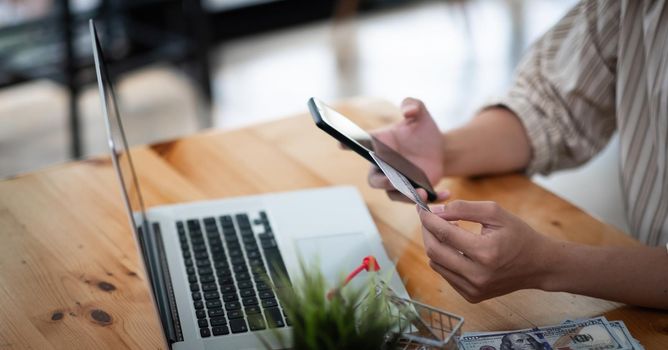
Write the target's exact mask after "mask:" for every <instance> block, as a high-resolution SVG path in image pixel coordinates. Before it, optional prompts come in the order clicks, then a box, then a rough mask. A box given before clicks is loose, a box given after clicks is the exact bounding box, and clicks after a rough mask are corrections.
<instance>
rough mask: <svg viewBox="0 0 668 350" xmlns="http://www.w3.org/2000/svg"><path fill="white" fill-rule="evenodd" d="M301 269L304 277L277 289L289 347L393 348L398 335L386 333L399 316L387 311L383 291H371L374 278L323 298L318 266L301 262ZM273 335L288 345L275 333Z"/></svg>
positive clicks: (324, 291) (304, 349) (324, 286)
mask: <svg viewBox="0 0 668 350" xmlns="http://www.w3.org/2000/svg"><path fill="white" fill-rule="evenodd" d="M301 270H302V276H303V278H302V279H301V280H299V281H295V283H293V287H292V288H290V289H281V290H278V294H279V299H280V301H281V303H282V304H283V306H284V310H285V312H286V315H287V317H288V318H289V319H290V321H291V323H292V324H291V326H292V340H293V341H292V344H291V348H292V349H295V350H307V349H308V350H313V349H321V350H327V349H332V350H334V349H337V350H341V349H355V350H358V349H388V350H389V349H395V348H397V342H398V339H397V336H396V335H393V334H392V333H389V332H388V331H389V330H390V329H395V330H396V329H399V327H398V326H399V324H398V319H397V318H396V317H392V316H391V314H390V308H389V304H388V298H387V296H386V294H385V293H380V294H379V295H376V294H377V293H376V289H375V286H376V284H375V280H376V278H369V279H368V283H367V284H366V286H365V287H362V288H355V287H353V286H352V285H348V286H346V287H345V288H342V289H341V290H339V291H337V292H336V293H334V295H333V297H331V298H327V292H328V286H327V283H326V280H325V278H324V276H323V275H322V273H321V272H320V269H319V268H317V267H316V268H311V269H307V268H306V267H305V266H304V264H303V263H302V264H301ZM375 274H376V273H373V275H375ZM372 277H376V276H372ZM273 335H274V336H276V337H277V338H278V339H279V342H280V343H281V344H283V345H284V346H287V342H286V341H285V339H282V337H281V336H280V334H279V333H274V334H273Z"/></svg>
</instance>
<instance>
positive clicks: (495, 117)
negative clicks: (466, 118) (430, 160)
mask: <svg viewBox="0 0 668 350" xmlns="http://www.w3.org/2000/svg"><path fill="white" fill-rule="evenodd" d="M443 138H444V150H445V152H444V157H443V158H444V159H443V170H444V174H445V175H446V176H475V175H487V174H498V173H507V172H513V171H520V170H523V169H525V168H526V167H527V165H528V164H529V160H530V158H531V145H530V143H529V139H528V136H527V134H526V131H525V130H524V127H523V126H522V123H521V122H520V120H519V118H517V117H516V116H515V115H514V114H513V112H511V111H510V110H508V109H505V108H489V109H486V110H484V111H482V112H480V113H479V114H478V115H476V116H475V117H474V118H473V119H472V120H471V121H470V122H468V123H467V124H466V125H464V126H462V127H460V128H457V129H453V130H450V131H447V132H445V133H444V134H443Z"/></svg>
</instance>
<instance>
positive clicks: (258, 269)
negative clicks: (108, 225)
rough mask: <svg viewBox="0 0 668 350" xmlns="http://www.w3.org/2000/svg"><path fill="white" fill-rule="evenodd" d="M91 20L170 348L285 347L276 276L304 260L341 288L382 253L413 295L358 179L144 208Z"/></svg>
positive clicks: (116, 154) (135, 220)
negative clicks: (349, 183) (341, 283)
mask: <svg viewBox="0 0 668 350" xmlns="http://www.w3.org/2000/svg"><path fill="white" fill-rule="evenodd" d="M89 25H90V34H91V38H92V41H93V53H94V59H95V68H96V73H97V80H98V87H99V90H100V97H101V100H102V110H103V114H104V117H105V121H106V126H107V136H108V140H109V147H110V149H111V158H112V161H113V166H114V169H115V171H116V173H117V175H118V179H119V182H120V185H121V190H122V191H121V193H122V195H123V200H124V202H125V206H126V208H127V211H128V214H129V218H130V225H131V226H132V230H133V233H134V237H135V241H136V243H137V248H138V252H139V256H140V257H141V259H140V260H141V263H142V267H143V268H144V272H145V276H146V278H147V280H148V281H147V282H148V285H149V287H150V288H149V289H150V291H151V296H152V301H153V303H154V306H155V310H156V313H157V315H159V317H160V321H161V326H162V331H163V334H164V339H165V341H166V344H168V346H169V347H170V348H172V349H235V350H242V349H262V348H265V347H264V345H263V343H262V341H267V342H268V344H269V345H270V346H271V347H272V348H280V346H281V344H278V343H277V342H276V337H275V336H274V335H275V332H278V333H280V334H282V335H283V337H284V338H286V339H288V340H289V339H290V334H291V330H290V320H289V319H287V318H286V317H285V316H286V314H285V312H284V310H283V309H282V305H281V303H280V300H279V299H278V298H277V295H276V293H275V292H274V290H273V289H272V286H271V284H274V285H275V287H276V288H283V287H286V288H289V287H290V285H291V283H292V282H291V281H296V280H298V279H299V278H300V271H301V270H300V267H299V266H300V259H301V261H303V262H304V263H305V264H306V266H314V264H319V266H320V268H321V270H322V272H323V274H324V276H325V278H326V280H327V281H328V283H329V284H330V285H331V286H332V287H333V286H335V284H336V283H337V282H338V281H340V280H341V278H342V276H344V275H345V274H346V273H348V272H350V271H352V270H353V269H354V268H355V267H356V266H358V265H359V264H360V263H361V262H362V259H363V258H364V257H365V256H367V255H373V256H375V257H376V259H377V260H378V263H379V265H380V266H381V268H382V270H381V271H383V275H384V276H385V275H390V276H392V277H391V280H390V281H389V284H390V287H391V288H393V289H394V291H395V292H396V293H397V294H399V295H400V296H403V297H407V293H406V290H405V288H404V286H403V284H402V283H401V280H400V279H399V277H398V275H397V274H396V271H394V267H393V266H394V265H393V264H392V262H391V261H390V260H389V258H388V257H387V254H386V253H385V250H384V249H383V245H382V241H381V238H380V235H379V234H378V230H377V229H376V227H375V225H374V223H373V220H372V219H371V216H370V214H369V212H368V210H367V208H366V206H365V204H364V201H363V200H362V198H361V196H360V194H359V193H358V192H357V190H356V189H355V188H354V187H350V186H343V187H341V186H339V187H328V188H318V189H308V190H303V191H292V192H285V193H275V194H263V195H254V196H246V197H237V198H226V199H221V200H211V201H200V202H191V203H183V204H175V205H164V206H155V207H151V208H145V207H144V203H143V200H142V194H141V189H140V186H139V183H138V181H137V174H136V173H135V167H134V166H133V160H132V157H131V153H130V150H129V148H128V143H127V140H126V137H125V133H124V129H123V123H122V120H121V116H120V113H119V110H118V105H117V103H116V98H115V95H114V90H113V87H112V83H111V81H110V79H109V74H108V72H107V69H106V67H105V63H104V58H103V55H102V50H101V45H100V41H99V38H98V36H97V32H96V30H95V25H94V23H93V21H92V20H91V21H90V23H89ZM229 185H230V186H234V184H229ZM316 204H317V205H316ZM332 247H336V249H332ZM281 275H284V276H287V277H288V278H287V280H289V281H286V279H278V278H277V277H278V276H281ZM268 281H270V282H271V283H268ZM356 283H358V284H359V283H363V282H362V281H357V282H356ZM286 284H287V285H286ZM353 285H354V284H353ZM261 339H262V340H261ZM287 345H289V344H287Z"/></svg>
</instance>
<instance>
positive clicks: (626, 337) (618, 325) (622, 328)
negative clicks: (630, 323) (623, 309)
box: [610, 321, 645, 350]
mask: <svg viewBox="0 0 668 350" xmlns="http://www.w3.org/2000/svg"><path fill="white" fill-rule="evenodd" d="M610 328H612V332H613V334H614V335H615V336H616V337H617V340H619V342H620V343H622V344H623V345H625V346H627V347H630V348H632V349H633V350H645V347H643V346H642V345H640V342H639V341H638V340H636V339H635V338H634V337H633V336H632V335H631V332H629V329H628V328H626V324H624V322H623V321H610Z"/></svg>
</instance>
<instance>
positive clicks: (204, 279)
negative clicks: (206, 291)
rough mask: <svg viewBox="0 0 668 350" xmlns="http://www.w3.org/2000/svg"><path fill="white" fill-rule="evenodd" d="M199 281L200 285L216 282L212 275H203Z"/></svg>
mask: <svg viewBox="0 0 668 350" xmlns="http://www.w3.org/2000/svg"><path fill="white" fill-rule="evenodd" d="M199 280H200V282H202V283H211V282H216V278H215V277H213V275H204V276H202V277H200V279H199ZM202 288H204V287H202Z"/></svg>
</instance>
